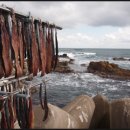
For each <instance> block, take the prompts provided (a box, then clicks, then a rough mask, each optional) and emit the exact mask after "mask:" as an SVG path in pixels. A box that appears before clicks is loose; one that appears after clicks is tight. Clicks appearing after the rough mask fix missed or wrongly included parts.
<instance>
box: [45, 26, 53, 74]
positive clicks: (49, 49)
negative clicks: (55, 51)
mask: <svg viewBox="0 0 130 130" xmlns="http://www.w3.org/2000/svg"><path fill="white" fill-rule="evenodd" d="M51 63H52V43H51V34H50V28H48V36H47V65H46V73H47V74H48V73H50V72H51V70H52V66H51Z"/></svg>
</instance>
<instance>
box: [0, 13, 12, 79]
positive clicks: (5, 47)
mask: <svg viewBox="0 0 130 130" xmlns="http://www.w3.org/2000/svg"><path fill="white" fill-rule="evenodd" d="M0 24H1V42H2V58H3V63H4V72H5V77H8V76H10V75H11V72H12V62H11V56H10V54H9V51H10V45H9V43H10V39H9V34H8V32H7V29H6V26H5V19H4V17H3V15H0Z"/></svg>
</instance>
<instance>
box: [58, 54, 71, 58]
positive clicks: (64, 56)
mask: <svg viewBox="0 0 130 130" xmlns="http://www.w3.org/2000/svg"><path fill="white" fill-rule="evenodd" d="M59 57H63V58H69V57H68V56H67V54H63V55H59Z"/></svg>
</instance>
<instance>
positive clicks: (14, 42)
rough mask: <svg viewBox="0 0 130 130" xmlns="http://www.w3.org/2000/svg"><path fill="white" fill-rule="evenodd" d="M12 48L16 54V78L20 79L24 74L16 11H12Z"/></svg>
mask: <svg viewBox="0 0 130 130" xmlns="http://www.w3.org/2000/svg"><path fill="white" fill-rule="evenodd" d="M12 21H13V22H12V46H13V49H14V52H15V68H16V72H15V77H20V76H22V74H23V71H22V68H21V66H20V63H19V40H18V33H17V23H16V19H15V14H14V11H13V10H12Z"/></svg>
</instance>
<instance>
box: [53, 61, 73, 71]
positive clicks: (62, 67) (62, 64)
mask: <svg viewBox="0 0 130 130" xmlns="http://www.w3.org/2000/svg"><path fill="white" fill-rule="evenodd" d="M68 64H69V62H68V61H58V64H57V66H56V69H55V72H59V73H72V72H74V71H73V70H72V69H71V68H70V67H69V65H68Z"/></svg>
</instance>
